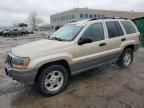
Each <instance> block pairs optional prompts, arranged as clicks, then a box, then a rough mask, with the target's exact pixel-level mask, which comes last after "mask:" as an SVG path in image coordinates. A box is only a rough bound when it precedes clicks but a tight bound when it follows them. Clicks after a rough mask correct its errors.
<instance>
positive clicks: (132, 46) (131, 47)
mask: <svg viewBox="0 0 144 108" xmlns="http://www.w3.org/2000/svg"><path fill="white" fill-rule="evenodd" d="M127 48H130V49H132V51H134V45H128V46H126V47H125V48H124V50H125V49H127Z"/></svg>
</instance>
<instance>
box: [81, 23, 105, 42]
mask: <svg viewBox="0 0 144 108" xmlns="http://www.w3.org/2000/svg"><path fill="white" fill-rule="evenodd" d="M83 37H86V38H90V39H92V40H93V41H100V40H104V31H103V25H102V23H96V24H92V25H90V26H89V27H88V29H87V30H86V31H85V32H84V34H83Z"/></svg>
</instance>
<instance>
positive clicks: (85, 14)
mask: <svg viewBox="0 0 144 108" xmlns="http://www.w3.org/2000/svg"><path fill="white" fill-rule="evenodd" d="M101 17H122V18H129V19H135V18H139V17H144V12H134V11H113V10H98V9H88V8H75V9H71V10H68V11H64V12H60V13H56V14H54V15H51V16H50V22H51V26H52V28H53V29H57V28H59V27H61V26H63V25H65V24H67V23H70V22H73V21H79V20H84V19H88V18H101Z"/></svg>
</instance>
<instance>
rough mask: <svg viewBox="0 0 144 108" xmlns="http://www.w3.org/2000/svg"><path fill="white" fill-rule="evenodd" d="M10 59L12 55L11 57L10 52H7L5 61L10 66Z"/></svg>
mask: <svg viewBox="0 0 144 108" xmlns="http://www.w3.org/2000/svg"><path fill="white" fill-rule="evenodd" d="M12 59H13V57H12V56H11V55H10V54H8V56H7V59H6V63H7V64H8V65H9V66H10V67H11V66H12Z"/></svg>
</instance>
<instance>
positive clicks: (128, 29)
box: [121, 21, 137, 34]
mask: <svg viewBox="0 0 144 108" xmlns="http://www.w3.org/2000/svg"><path fill="white" fill-rule="evenodd" d="M121 23H122V25H123V27H124V28H125V31H126V33H127V34H131V33H136V32H137V30H136V28H135V27H134V25H133V24H132V23H131V22H130V21H121Z"/></svg>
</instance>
